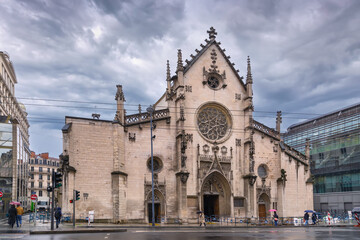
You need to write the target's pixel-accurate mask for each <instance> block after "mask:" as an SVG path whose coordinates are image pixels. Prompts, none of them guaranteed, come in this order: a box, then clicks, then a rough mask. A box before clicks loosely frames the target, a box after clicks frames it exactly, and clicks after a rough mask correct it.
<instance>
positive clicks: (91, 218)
mask: <svg viewBox="0 0 360 240" xmlns="http://www.w3.org/2000/svg"><path fill="white" fill-rule="evenodd" d="M94 215H95V211H89V217H88V226H90V223H92V222H94Z"/></svg>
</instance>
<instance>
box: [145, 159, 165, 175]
mask: <svg viewBox="0 0 360 240" xmlns="http://www.w3.org/2000/svg"><path fill="white" fill-rule="evenodd" d="M153 161H154V172H160V171H161V169H162V167H163V164H162V161H161V160H160V159H159V158H157V157H154V158H153ZM147 167H148V169H149V171H151V158H149V160H148V161H147Z"/></svg>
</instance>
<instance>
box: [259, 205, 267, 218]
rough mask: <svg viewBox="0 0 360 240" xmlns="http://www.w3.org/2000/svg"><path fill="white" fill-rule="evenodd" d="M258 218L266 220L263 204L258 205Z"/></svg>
mask: <svg viewBox="0 0 360 240" xmlns="http://www.w3.org/2000/svg"><path fill="white" fill-rule="evenodd" d="M259 218H260V219H264V218H266V206H265V204H259Z"/></svg>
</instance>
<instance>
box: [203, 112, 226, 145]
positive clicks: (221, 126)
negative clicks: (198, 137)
mask: <svg viewBox="0 0 360 240" xmlns="http://www.w3.org/2000/svg"><path fill="white" fill-rule="evenodd" d="M197 124H198V127H199V131H200V133H201V134H202V136H204V137H205V138H206V139H209V140H211V141H216V140H219V139H221V138H223V137H225V135H226V134H227V132H228V130H229V127H230V126H229V122H228V117H227V116H226V115H225V113H224V112H223V111H221V110H220V109H218V108H216V107H212V106H208V107H204V108H203V109H201V110H200V111H199V114H198V116H197Z"/></svg>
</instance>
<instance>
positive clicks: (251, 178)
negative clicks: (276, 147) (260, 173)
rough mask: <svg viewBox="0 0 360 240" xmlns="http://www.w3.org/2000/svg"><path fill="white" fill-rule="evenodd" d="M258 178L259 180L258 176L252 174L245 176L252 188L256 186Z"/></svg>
mask: <svg viewBox="0 0 360 240" xmlns="http://www.w3.org/2000/svg"><path fill="white" fill-rule="evenodd" d="M256 178H257V176H256V175H255V174H253V173H250V174H248V175H245V176H244V179H247V180H248V181H249V184H250V185H251V186H253V185H254V184H255V182H256Z"/></svg>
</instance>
